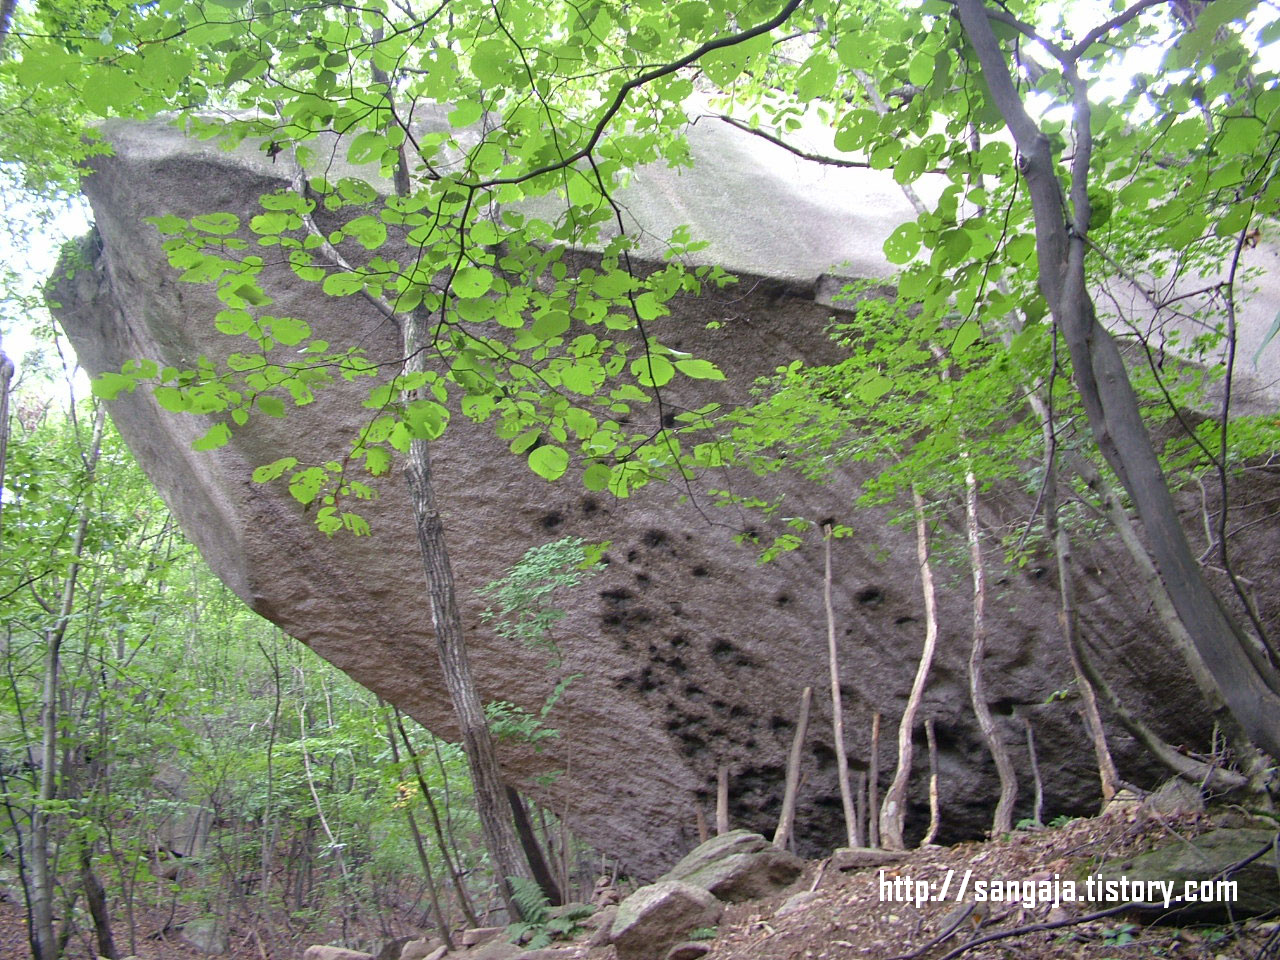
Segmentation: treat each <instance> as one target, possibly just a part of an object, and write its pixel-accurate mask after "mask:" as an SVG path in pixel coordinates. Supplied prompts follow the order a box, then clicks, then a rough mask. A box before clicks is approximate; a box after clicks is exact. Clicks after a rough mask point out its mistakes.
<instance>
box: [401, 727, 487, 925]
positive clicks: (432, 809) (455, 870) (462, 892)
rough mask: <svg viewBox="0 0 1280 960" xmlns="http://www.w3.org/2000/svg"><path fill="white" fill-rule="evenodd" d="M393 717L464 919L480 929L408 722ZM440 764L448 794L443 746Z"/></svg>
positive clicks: (438, 751)
mask: <svg viewBox="0 0 1280 960" xmlns="http://www.w3.org/2000/svg"><path fill="white" fill-rule="evenodd" d="M391 709H392V715H393V716H394V717H395V721H396V729H397V730H398V731H399V733H400V740H401V742H403V743H404V749H405V752H406V753H408V754H409V760H410V762H411V763H412V764H413V772H414V774H415V776H416V777H417V778H418V790H419V792H420V793H421V794H422V800H423V802H424V803H425V804H426V805H427V813H428V814H430V816H431V827H432V829H433V830H434V832H435V835H436V843H438V844H439V845H440V855H441V856H442V857H444V865H445V867H446V869H448V871H449V877H450V879H451V880H452V881H453V891H454V894H455V896H456V897H457V898H458V906H459V908H460V909H461V910H462V915H463V916H464V917H466V918H467V923H468V924H469V925H470V926H473V927H476V926H479V925H480V923H479V920H478V918H477V917H476V911H475V907H474V906H472V904H471V898H470V897H469V896H468V895H467V885H466V883H465V881H464V880H463V878H462V870H461V868H460V867H459V866H457V865H456V863H455V861H454V855H455V854H456V850H455V851H453V852H452V853H451V852H450V848H451V847H452V846H453V844H452V843H451V842H450V838H447V837H446V836H445V826H446V825H442V824H441V823H440V812H439V811H438V810H437V809H436V801H435V798H434V797H433V796H432V795H431V788H430V787H429V786H427V778H426V777H425V776H424V775H423V773H422V764H421V762H419V760H418V753H417V751H416V750H414V749H413V743H412V742H411V741H410V740H409V734H408V732H407V731H406V730H405V728H404V720H403V719H402V718H401V716H400V712H399V711H398V710H396V709H395V708H394V707H392V708H391ZM436 761H437V763H438V764H439V767H440V775H441V777H442V778H443V779H444V782H445V789H446V791H447V790H448V782H449V781H448V775H447V773H446V772H445V766H444V760H443V759H441V757H440V750H439V744H436ZM445 815H446V818H447V817H448V809H447V808H446V810H445Z"/></svg>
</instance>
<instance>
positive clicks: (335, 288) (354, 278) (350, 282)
mask: <svg viewBox="0 0 1280 960" xmlns="http://www.w3.org/2000/svg"><path fill="white" fill-rule="evenodd" d="M321 289H322V290H324V292H325V293H327V294H329V296H331V297H349V296H350V295H351V294H353V293H359V292H360V291H361V290H363V289H364V277H362V276H360V275H359V274H355V273H331V274H329V275H328V276H327V277H325V278H324V283H323V284H321Z"/></svg>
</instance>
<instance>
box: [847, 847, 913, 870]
mask: <svg viewBox="0 0 1280 960" xmlns="http://www.w3.org/2000/svg"><path fill="white" fill-rule="evenodd" d="M905 857H906V853H905V852H904V851H901V850H881V849H880V848H879V847H838V848H837V849H835V850H833V851H832V852H831V866H833V867H835V868H836V869H837V870H866V869H867V868H868V867H883V866H885V865H886V864H889V863H897V862H898V861H899V860H902V859H904V858H905Z"/></svg>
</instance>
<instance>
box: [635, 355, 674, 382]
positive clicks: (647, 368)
mask: <svg viewBox="0 0 1280 960" xmlns="http://www.w3.org/2000/svg"><path fill="white" fill-rule="evenodd" d="M631 373H632V375H633V376H634V377H635V378H636V379H637V380H639V381H640V383H641V385H642V386H646V387H662V386H666V385H667V384H668V383H670V382H671V378H672V377H674V376H675V373H676V368H675V367H674V366H672V364H671V361H670V360H668V359H667V358H666V357H663V356H659V355H658V354H650V355H649V356H647V357H641V358H640V359H639V360H633V361H632V362H631Z"/></svg>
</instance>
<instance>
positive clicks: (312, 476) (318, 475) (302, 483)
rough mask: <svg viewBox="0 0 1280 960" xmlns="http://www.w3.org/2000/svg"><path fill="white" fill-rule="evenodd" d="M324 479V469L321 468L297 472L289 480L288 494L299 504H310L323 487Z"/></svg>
mask: <svg viewBox="0 0 1280 960" xmlns="http://www.w3.org/2000/svg"><path fill="white" fill-rule="evenodd" d="M324 477H325V474H324V469H323V468H321V467H307V468H306V469H304V470H297V471H295V472H294V474H293V476H291V477H290V478H289V494H290V495H291V496H292V497H293V499H295V500H297V501H298V502H299V503H301V504H304V505H305V504H308V503H311V501H313V500H315V498H316V497H317V496H318V495H319V493H320V489H321V487H323V486H324Z"/></svg>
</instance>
